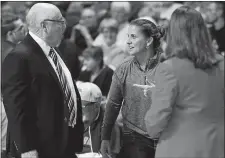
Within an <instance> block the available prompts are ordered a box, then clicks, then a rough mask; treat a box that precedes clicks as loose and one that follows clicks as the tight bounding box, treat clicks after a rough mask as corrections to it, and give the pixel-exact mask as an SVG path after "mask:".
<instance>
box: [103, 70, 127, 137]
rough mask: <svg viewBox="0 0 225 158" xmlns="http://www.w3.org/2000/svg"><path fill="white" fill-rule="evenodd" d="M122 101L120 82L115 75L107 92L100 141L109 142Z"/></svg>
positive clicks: (115, 74)
mask: <svg viewBox="0 0 225 158" xmlns="http://www.w3.org/2000/svg"><path fill="white" fill-rule="evenodd" d="M122 101H123V95H122V89H121V82H120V79H119V77H118V76H117V73H116V72H115V73H114V75H113V77H112V83H111V87H110V90H109V96H108V102H107V104H106V111H105V115H104V119H103V126H102V140H110V136H111V132H112V128H113V125H114V123H115V121H116V119H117V116H118V114H119V111H120V108H121V104H122Z"/></svg>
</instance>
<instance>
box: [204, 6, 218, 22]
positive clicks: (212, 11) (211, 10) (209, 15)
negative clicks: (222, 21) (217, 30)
mask: <svg viewBox="0 0 225 158" xmlns="http://www.w3.org/2000/svg"><path fill="white" fill-rule="evenodd" d="M205 16H206V19H205V20H206V22H207V23H210V24H212V23H214V22H215V21H216V20H217V4H216V3H209V4H208V5H207V6H206V13H205Z"/></svg>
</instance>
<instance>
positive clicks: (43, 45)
mask: <svg viewBox="0 0 225 158" xmlns="http://www.w3.org/2000/svg"><path fill="white" fill-rule="evenodd" d="M29 34H30V35H31V37H32V38H33V39H34V40H35V41H36V42H37V43H38V45H39V46H40V47H41V49H42V50H43V52H44V54H45V55H46V57H47V59H48V61H49V62H50V64H51V65H52V67H53V69H54V70H55V73H56V75H57V76H58V79H59V74H58V72H57V70H56V66H55V64H54V62H53V60H52V58H51V57H50V56H49V51H50V49H51V47H50V46H49V45H47V43H46V42H45V41H43V40H42V39H41V38H39V37H38V36H37V35H35V34H34V33H32V32H31V31H29ZM53 50H54V51H55V53H56V55H57V57H58V61H59V64H60V65H61V66H62V69H63V72H64V73H65V75H66V78H67V81H68V84H69V87H70V89H71V93H72V98H73V100H74V103H75V109H76V111H75V120H76V117H77V96H76V92H75V88H74V84H73V80H72V77H71V73H70V71H69V69H68V68H67V66H66V65H65V63H64V62H63V60H62V59H61V57H60V56H59V54H58V53H57V51H56V50H55V49H54V48H53Z"/></svg>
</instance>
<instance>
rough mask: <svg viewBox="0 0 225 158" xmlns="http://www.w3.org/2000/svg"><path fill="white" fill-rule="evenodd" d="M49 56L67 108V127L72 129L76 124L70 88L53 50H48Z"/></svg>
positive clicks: (74, 107) (74, 105) (74, 106)
mask: <svg viewBox="0 0 225 158" xmlns="http://www.w3.org/2000/svg"><path fill="white" fill-rule="evenodd" d="M49 56H50V57H51V58H52V60H53V62H54V64H55V66H56V71H57V73H58V76H59V81H60V84H61V86H62V90H63V93H64V103H65V104H66V105H67V106H68V108H69V116H70V117H69V121H68V124H69V126H72V127H74V125H75V124H76V102H75V101H74V99H73V98H72V92H71V88H70V87H69V85H68V81H67V78H66V75H65V73H64V72H63V69H62V66H61V64H60V63H59V61H58V57H57V55H56V53H55V51H54V50H53V48H51V49H50V51H49Z"/></svg>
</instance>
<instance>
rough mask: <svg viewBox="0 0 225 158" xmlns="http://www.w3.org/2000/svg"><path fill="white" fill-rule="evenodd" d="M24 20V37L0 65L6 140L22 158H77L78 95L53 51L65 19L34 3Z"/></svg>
mask: <svg viewBox="0 0 225 158" xmlns="http://www.w3.org/2000/svg"><path fill="white" fill-rule="evenodd" d="M26 20H27V24H28V29H29V33H28V34H27V36H26V38H25V39H24V40H23V41H22V42H21V43H19V44H18V45H17V46H16V47H15V49H14V50H13V51H12V52H10V53H9V54H8V55H7V57H6V58H5V60H4V62H3V65H2V94H3V102H4V106H5V109H6V114H7V117H8V125H9V131H10V134H11V135H10V136H11V138H12V140H13V142H14V145H15V147H16V149H17V151H18V152H19V153H20V154H21V157H22V158H76V155H75V153H76V152H80V151H82V148H83V131H84V124H83V121H82V107H81V99H80V95H79V92H78V90H77V87H76V85H75V83H74V81H73V80H72V77H71V74H70V71H69V70H68V68H67V66H66V64H65V63H64V61H63V60H62V58H61V57H60V55H59V54H60V53H59V51H58V49H57V46H59V44H60V42H61V40H62V38H63V34H64V31H65V29H66V22H65V19H64V18H63V16H62V14H61V12H60V10H59V9H58V8H57V7H56V6H54V5H52V4H48V3H37V4H35V5H33V6H32V8H31V9H30V10H29V12H28V14H27V17H26Z"/></svg>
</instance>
